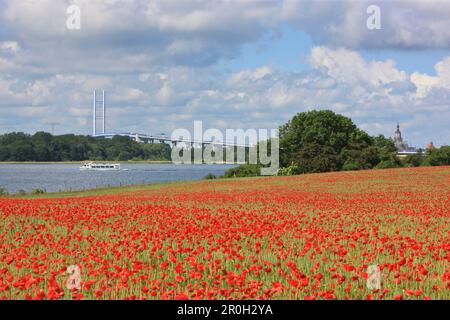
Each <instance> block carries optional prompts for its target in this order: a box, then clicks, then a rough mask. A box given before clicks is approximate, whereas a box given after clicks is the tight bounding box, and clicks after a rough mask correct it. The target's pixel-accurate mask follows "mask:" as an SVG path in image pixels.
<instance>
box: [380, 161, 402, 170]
mask: <svg viewBox="0 0 450 320" xmlns="http://www.w3.org/2000/svg"><path fill="white" fill-rule="evenodd" d="M399 167H401V166H400V165H399V164H398V162H397V161H395V160H393V159H389V160H385V161H381V162H380V163H379V164H377V165H376V166H375V169H389V168H399Z"/></svg>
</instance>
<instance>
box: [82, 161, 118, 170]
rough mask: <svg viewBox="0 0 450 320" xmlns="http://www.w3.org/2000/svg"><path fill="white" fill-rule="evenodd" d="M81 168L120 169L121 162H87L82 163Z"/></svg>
mask: <svg viewBox="0 0 450 320" xmlns="http://www.w3.org/2000/svg"><path fill="white" fill-rule="evenodd" d="M80 170H99V171H105V170H120V163H94V162H87V163H83V164H82V165H81V167H80Z"/></svg>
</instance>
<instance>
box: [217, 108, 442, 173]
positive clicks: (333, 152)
mask: <svg viewBox="0 0 450 320" xmlns="http://www.w3.org/2000/svg"><path fill="white" fill-rule="evenodd" d="M279 133H280V136H279V137H280V151H279V153H280V170H279V171H278V174H279V175H295V174H302V173H314V172H329V171H342V170H362V169H373V168H375V169H383V168H398V167H416V166H429V165H431V166H438V165H450V146H442V147H440V148H434V149H432V150H426V151H425V152H423V153H421V154H415V155H408V156H407V157H404V158H400V157H398V155H397V149H396V148H395V145H394V141H393V140H392V139H391V138H387V137H385V136H383V135H378V136H370V135H369V134H368V133H366V132H365V131H363V130H361V129H359V128H358V127H357V126H356V125H355V124H354V123H353V121H352V120H351V119H350V118H348V117H345V116H343V115H340V114H336V113H334V112H333V111H330V110H320V111H317V110H313V111H308V112H301V113H298V114H296V115H295V116H294V117H293V118H292V119H291V120H290V121H288V122H287V123H286V124H284V125H282V126H281V127H280V128H279ZM260 167H261V166H260V165H249V164H247V165H242V166H239V167H236V168H233V169H230V170H228V171H227V172H226V173H225V175H224V177H243V176H256V175H259V171H260Z"/></svg>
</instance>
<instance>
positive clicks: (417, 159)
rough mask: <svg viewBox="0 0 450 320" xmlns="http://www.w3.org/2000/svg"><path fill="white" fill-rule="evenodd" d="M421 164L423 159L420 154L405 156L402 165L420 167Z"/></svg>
mask: <svg viewBox="0 0 450 320" xmlns="http://www.w3.org/2000/svg"><path fill="white" fill-rule="evenodd" d="M423 162H424V157H423V156H422V155H420V154H412V155H409V156H406V158H405V159H404V160H403V163H404V164H405V166H406V167H420V166H421V165H422V163H423Z"/></svg>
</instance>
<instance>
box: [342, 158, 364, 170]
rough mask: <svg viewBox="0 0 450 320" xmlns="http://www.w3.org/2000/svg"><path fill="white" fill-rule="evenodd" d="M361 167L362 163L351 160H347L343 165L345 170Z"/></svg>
mask: <svg viewBox="0 0 450 320" xmlns="http://www.w3.org/2000/svg"><path fill="white" fill-rule="evenodd" d="M360 169H362V168H361V165H360V164H359V163H357V162H355V161H351V160H347V161H345V163H344V165H343V166H342V170H344V171H351V170H360Z"/></svg>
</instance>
